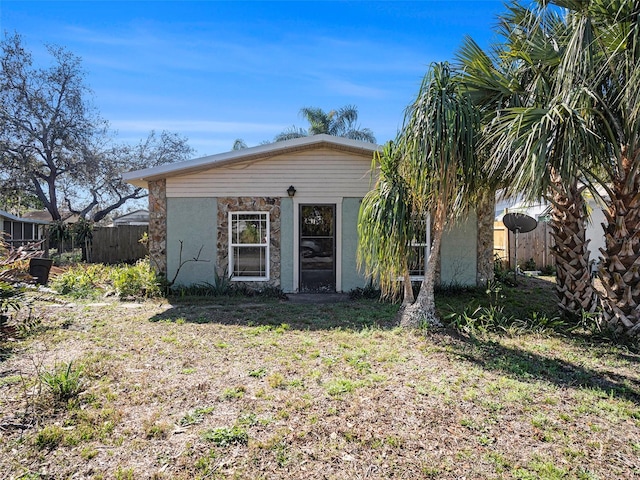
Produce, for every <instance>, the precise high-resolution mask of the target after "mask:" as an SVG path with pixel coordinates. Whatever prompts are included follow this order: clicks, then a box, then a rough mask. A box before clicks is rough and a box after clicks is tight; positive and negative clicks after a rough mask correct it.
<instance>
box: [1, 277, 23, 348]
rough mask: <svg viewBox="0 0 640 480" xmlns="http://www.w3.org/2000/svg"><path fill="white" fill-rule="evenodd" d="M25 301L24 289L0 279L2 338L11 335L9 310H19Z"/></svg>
mask: <svg viewBox="0 0 640 480" xmlns="http://www.w3.org/2000/svg"><path fill="white" fill-rule="evenodd" d="M23 301H24V296H23V291H22V289H20V288H16V287H14V286H13V285H9V284H8V283H5V282H2V281H0V340H1V339H2V338H3V337H4V336H5V335H7V336H10V329H9V328H8V325H7V324H8V322H9V311H11V310H14V311H16V312H17V311H18V310H20V308H21V307H22V303H23Z"/></svg>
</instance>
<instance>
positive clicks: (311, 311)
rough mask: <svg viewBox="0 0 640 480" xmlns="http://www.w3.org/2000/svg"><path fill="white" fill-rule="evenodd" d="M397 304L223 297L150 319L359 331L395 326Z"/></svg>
mask: <svg viewBox="0 0 640 480" xmlns="http://www.w3.org/2000/svg"><path fill="white" fill-rule="evenodd" d="M397 310H398V305H394V304H390V303H383V302H379V301H376V300H348V299H345V298H340V301H337V302H326V301H323V302H319V301H314V302H300V301H288V300H275V299H256V300H255V301H252V300H251V299H250V298H233V297H231V298H226V299H219V300H218V301H216V302H215V303H214V302H212V301H209V302H204V301H200V302H194V301H189V300H180V301H173V302H171V306H170V308H168V309H167V310H165V311H163V312H162V313H160V314H157V315H155V316H153V317H151V319H150V321H152V322H162V321H167V322H177V321H182V322H187V323H199V324H206V323H216V324H220V325H239V326H259V325H272V326H279V325H282V324H287V325H288V326H289V328H292V329H299V330H327V329H335V328H344V329H353V330H361V329H363V328H373V327H375V328H383V329H388V328H393V327H396V326H397V325H396V320H395V315H396V312H397Z"/></svg>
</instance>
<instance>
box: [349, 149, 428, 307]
mask: <svg viewBox="0 0 640 480" xmlns="http://www.w3.org/2000/svg"><path fill="white" fill-rule="evenodd" d="M401 161H402V157H401V155H400V154H399V152H398V151H397V149H395V148H394V144H393V143H392V142H389V143H388V144H387V145H385V147H384V149H383V151H382V152H381V153H376V154H375V156H374V159H373V162H372V165H371V169H372V172H375V171H378V179H377V181H376V184H375V187H374V188H373V189H371V190H370V191H369V193H367V195H366V196H365V197H364V198H363V200H362V204H361V206H360V213H359V217H358V238H359V242H358V267H359V268H363V267H364V270H365V271H366V274H367V275H370V276H371V277H373V278H374V279H375V280H376V281H377V283H378V284H379V285H380V288H381V291H382V296H383V297H389V298H396V297H397V295H398V294H399V287H400V285H401V283H400V282H399V281H398V279H399V278H402V279H403V282H402V285H403V287H404V294H403V301H402V308H403V309H404V307H406V306H408V305H410V304H412V303H413V302H414V300H415V299H414V296H413V287H412V285H411V277H410V275H409V264H408V259H409V255H410V249H411V241H412V240H413V238H414V237H415V232H414V227H415V226H416V222H415V221H414V220H415V217H416V212H415V209H414V205H413V198H412V195H411V192H410V190H409V185H408V184H407V181H406V180H405V178H404V177H403V176H402V164H401Z"/></svg>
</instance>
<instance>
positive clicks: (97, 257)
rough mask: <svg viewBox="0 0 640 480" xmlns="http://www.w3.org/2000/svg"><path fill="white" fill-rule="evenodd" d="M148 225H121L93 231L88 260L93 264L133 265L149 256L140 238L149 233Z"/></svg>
mask: <svg viewBox="0 0 640 480" xmlns="http://www.w3.org/2000/svg"><path fill="white" fill-rule="evenodd" d="M147 230H148V227H147V226H146V225H120V226H118V227H100V228H96V229H95V230H94V231H93V240H92V242H91V246H90V247H89V252H87V253H88V255H87V256H88V258H87V260H88V261H90V262H92V263H110V264H113V263H133V262H135V261H136V260H139V259H141V258H144V257H145V256H147V255H148V250H147V246H146V245H143V244H141V243H140V241H139V240H140V238H142V236H143V235H144V234H145V233H146V232H147Z"/></svg>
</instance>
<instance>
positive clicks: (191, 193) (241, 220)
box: [124, 135, 477, 293]
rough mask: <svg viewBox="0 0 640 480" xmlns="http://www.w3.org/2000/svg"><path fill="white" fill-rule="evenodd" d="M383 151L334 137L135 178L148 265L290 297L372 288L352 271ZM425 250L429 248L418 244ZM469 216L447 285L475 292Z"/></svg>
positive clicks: (448, 265)
mask: <svg viewBox="0 0 640 480" xmlns="http://www.w3.org/2000/svg"><path fill="white" fill-rule="evenodd" d="M378 148H379V147H378V146H376V145H373V144H370V143H366V142H360V141H355V140H350V139H345V138H339V137H332V136H329V135H314V136H309V137H304V138H297V139H293V140H289V141H284V142H277V143H272V144H266V145H260V146H257V147H253V148H247V149H242V150H236V151H231V152H227V153H222V154H218V155H212V156H207V157H203V158H196V159H193V160H189V161H186V162H181V163H176V164H169V165H163V166H159V167H154V168H149V169H144V170H138V171H133V172H129V173H127V174H125V176H124V178H125V180H126V181H128V182H130V183H132V184H134V185H137V186H142V187H145V188H148V189H149V253H150V257H151V261H152V264H153V265H154V266H155V267H156V268H157V269H158V270H159V271H160V272H162V273H164V274H165V275H166V277H167V278H168V279H169V280H171V279H173V277H174V276H175V274H176V271H177V270H178V268H179V265H180V264H181V263H183V262H185V261H186V260H193V259H198V261H189V262H186V263H184V265H183V266H182V268H181V269H180V272H179V275H178V276H177V278H176V280H175V283H176V284H178V285H191V284H199V283H205V282H207V283H213V282H215V278H216V275H218V276H226V277H228V278H229V279H230V280H231V281H233V282H245V283H247V284H249V285H251V286H253V287H255V288H258V289H259V288H261V287H264V286H267V285H269V286H275V287H279V288H281V289H282V290H283V291H284V292H285V293H295V292H348V291H350V290H352V289H355V288H357V287H363V286H365V285H366V284H367V283H368V280H367V278H365V276H364V275H363V273H362V272H360V271H358V269H357V267H356V251H357V246H358V234H357V222H358V212H359V209H360V203H361V200H362V198H363V197H364V196H365V195H366V193H367V192H368V191H369V190H370V188H371V186H372V185H373V180H374V179H373V178H372V176H371V161H372V158H373V154H374V152H375V151H376V150H377V149H378ZM421 248H425V247H424V246H421ZM476 264H477V225H476V220H475V217H474V216H473V215H472V216H470V217H469V218H468V219H467V220H465V221H464V222H460V223H459V224H458V225H457V226H456V227H455V228H454V229H452V230H451V231H449V232H447V233H446V238H445V239H444V242H443V246H442V254H441V267H440V271H441V282H442V283H451V282H455V283H460V284H475V283H476V268H477V265H476Z"/></svg>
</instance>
